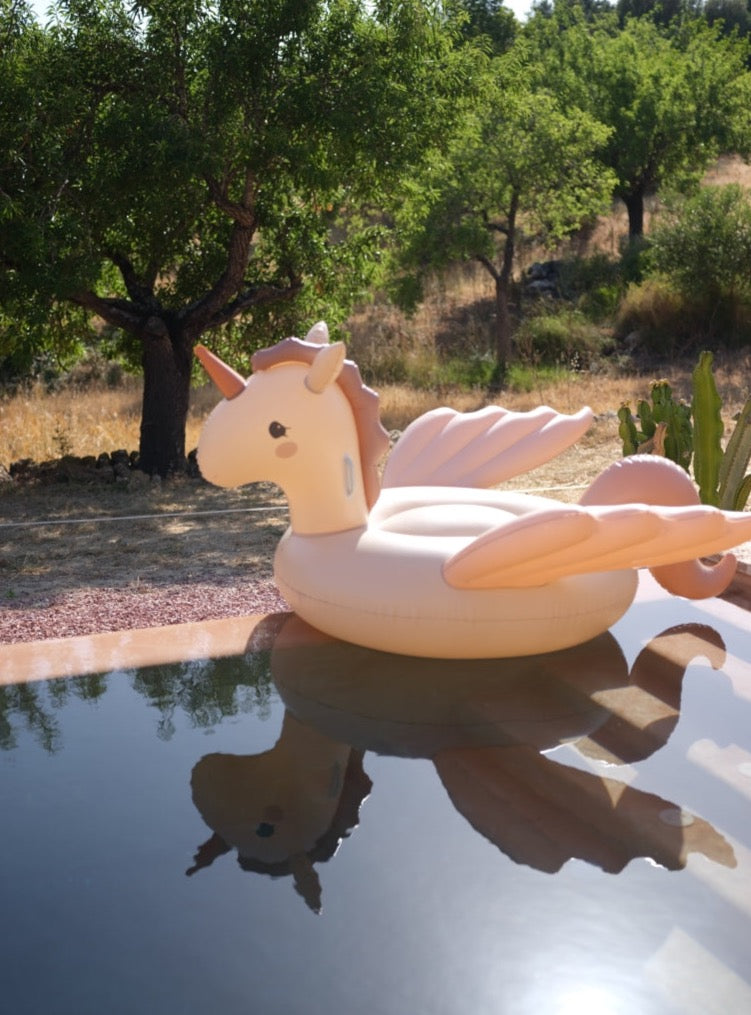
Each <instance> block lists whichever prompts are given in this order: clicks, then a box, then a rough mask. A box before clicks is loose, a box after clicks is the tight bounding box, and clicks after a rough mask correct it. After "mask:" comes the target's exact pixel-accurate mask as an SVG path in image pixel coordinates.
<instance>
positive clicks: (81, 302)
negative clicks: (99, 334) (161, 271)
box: [70, 289, 143, 333]
mask: <svg viewBox="0 0 751 1015" xmlns="http://www.w3.org/2000/svg"><path fill="white" fill-rule="evenodd" d="M70 300H71V303H75V304H76V305H77V306H79V307H83V308H84V309H85V310H89V311H90V312H91V313H92V314H97V316H99V317H101V318H102V320H103V321H106V322H107V324H111V325H113V327H115V328H122V329H123V330H124V331H129V332H131V333H133V332H137V331H138V330H139V326H140V324H141V322H142V321H143V311H142V310H139V309H138V307H136V306H135V305H134V304H133V303H131V302H130V300H118V299H107V298H105V297H103V296H97V294H96V293H95V292H92V291H91V290H90V289H84V290H81V291H80V292H78V293H75V294H74V295H73V296H71V297H70Z"/></svg>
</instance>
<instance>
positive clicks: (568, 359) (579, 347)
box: [514, 311, 602, 370]
mask: <svg viewBox="0 0 751 1015" xmlns="http://www.w3.org/2000/svg"><path fill="white" fill-rule="evenodd" d="M514 341H515V343H516V347H517V351H518V353H519V358H520V359H521V361H522V363H525V364H528V365H538V364H541V363H543V364H547V365H550V366H556V365H557V366H563V367H566V368H568V369H571V370H587V369H589V367H590V365H591V363H592V361H593V360H594V359H596V358H597V356H598V355H599V353H600V351H601V348H602V335H601V333H600V331H599V329H598V328H596V327H595V325H593V324H592V323H591V322H589V321H587V320H586V319H585V317H584V316H583V315H582V314H581V313H577V312H571V311H560V312H559V313H541V314H538V315H537V316H535V317H528V318H526V319H525V320H524V321H522V323H521V324H520V325H519V328H518V330H517V332H516V334H515V336H514Z"/></svg>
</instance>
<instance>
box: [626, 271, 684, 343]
mask: <svg viewBox="0 0 751 1015" xmlns="http://www.w3.org/2000/svg"><path fill="white" fill-rule="evenodd" d="M614 336H615V339H616V341H618V342H623V341H624V340H626V339H629V340H631V342H632V344H633V345H634V346H636V347H638V348H640V349H642V350H644V351H645V352H648V353H652V354H656V355H660V356H671V355H678V354H681V353H683V352H685V350H686V348H688V347H690V346H692V345H693V344H694V343H695V342H697V341H698V340H699V338H700V336H701V327H700V326H697V321H696V312H695V310H694V309H693V308H692V306H691V305H690V302H689V301H687V300H686V299H685V298H684V297H683V296H681V294H680V293H679V292H677V291H676V290H675V288H673V287H672V286H671V285H670V283H669V282H668V281H667V280H666V279H663V278H658V277H655V278H650V279H647V280H646V281H645V282H642V283H641V285H632V286H629V288H628V290H627V291H626V295H625V296H624V297H623V299H622V301H621V305H620V307H619V308H618V313H617V315H616V319H615V323H614Z"/></svg>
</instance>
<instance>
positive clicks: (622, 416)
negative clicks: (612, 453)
mask: <svg viewBox="0 0 751 1015" xmlns="http://www.w3.org/2000/svg"><path fill="white" fill-rule="evenodd" d="M650 396H651V399H652V402H651V404H650V403H649V402H648V401H646V399H641V400H640V401H639V402H638V403H637V407H636V418H637V419H638V421H639V425H640V427H641V429H637V427H636V420H635V419H634V417H633V416H632V415H631V410H630V408H629V406H628V404H624V405H622V406H621V408H620V409H619V410H618V419H619V420H620V424H619V427H618V434H619V436H620V438H621V440H622V441H623V454H624V455H634V454H637V453H644V452H653V453H655V454H662V455H665V456H666V457H668V458H671V459H672V460H673V461H674V462H677V463H678V465H680V466H682V467H683V468H684V469H685V470H686V471H687V472H688V468H689V465H690V464H691V455H692V447H693V446H692V433H691V409H690V407H689V406H688V405H686V403H685V402H676V401H675V400H674V398H673V391H672V388H671V387H670V385H669V384H668V382H667V381H665V380H662V381H653V382H652V388H651V392H650Z"/></svg>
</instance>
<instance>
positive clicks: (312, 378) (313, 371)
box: [305, 342, 347, 395]
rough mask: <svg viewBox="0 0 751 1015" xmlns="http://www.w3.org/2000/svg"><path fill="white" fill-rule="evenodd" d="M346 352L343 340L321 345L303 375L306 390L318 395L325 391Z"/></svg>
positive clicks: (339, 368)
mask: <svg viewBox="0 0 751 1015" xmlns="http://www.w3.org/2000/svg"><path fill="white" fill-rule="evenodd" d="M346 354H347V350H346V349H345V347H344V342H334V343H333V345H324V346H322V347H321V351H320V352H317V353H316V358H315V359H314V360H313V362H312V364H311V366H310V370H308V373H307V376H306V377H305V387H306V388H307V389H308V391H312V392H313V394H314V395H320V394H321V392H323V391H325V390H326V388H327V387H328V386H329V384H332V383H333V382H334V381H335V380H336V379H337V377H338V376H339V373H340V371H341V369H342V366H343V365H344V357H345V356H346Z"/></svg>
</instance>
